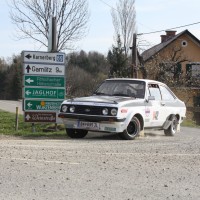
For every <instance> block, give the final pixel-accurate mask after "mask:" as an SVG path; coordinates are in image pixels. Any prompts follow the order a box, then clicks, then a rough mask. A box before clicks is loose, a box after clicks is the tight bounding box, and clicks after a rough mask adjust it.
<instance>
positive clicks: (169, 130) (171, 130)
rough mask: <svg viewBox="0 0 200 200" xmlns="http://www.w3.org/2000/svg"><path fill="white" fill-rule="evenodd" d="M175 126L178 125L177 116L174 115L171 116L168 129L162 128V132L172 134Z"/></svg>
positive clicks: (175, 129)
mask: <svg viewBox="0 0 200 200" xmlns="http://www.w3.org/2000/svg"><path fill="white" fill-rule="evenodd" d="M177 127H178V119H177V117H176V116H175V115H174V116H172V123H171V125H170V126H169V128H168V129H166V130H164V133H165V135H166V136H174V135H175V134H176V132H177Z"/></svg>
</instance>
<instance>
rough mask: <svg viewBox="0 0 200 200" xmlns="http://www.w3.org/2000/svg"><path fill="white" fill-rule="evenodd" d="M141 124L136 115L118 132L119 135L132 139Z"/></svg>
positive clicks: (136, 134) (137, 132)
mask: <svg viewBox="0 0 200 200" xmlns="http://www.w3.org/2000/svg"><path fill="white" fill-rule="evenodd" d="M140 130H141V125H140V121H139V119H138V118H137V117H133V118H132V120H131V121H130V123H129V124H128V126H127V128H126V129H125V130H124V131H123V132H122V133H120V134H119V136H120V137H121V138H123V139H126V140H134V139H135V138H136V137H137V136H138V135H139V133H140Z"/></svg>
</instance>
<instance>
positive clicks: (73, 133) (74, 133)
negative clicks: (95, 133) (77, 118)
mask: <svg viewBox="0 0 200 200" xmlns="http://www.w3.org/2000/svg"><path fill="white" fill-rule="evenodd" d="M66 133H67V135H68V136H69V137H70V138H84V137H85V136H86V135H87V133H88V131H87V130H81V129H70V128H66Z"/></svg>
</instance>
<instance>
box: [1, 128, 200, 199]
mask: <svg viewBox="0 0 200 200" xmlns="http://www.w3.org/2000/svg"><path fill="white" fill-rule="evenodd" d="M199 144H200V129H195V128H182V132H181V133H178V134H177V135H175V136H174V137H166V136H164V134H163V132H158V131H157V132H146V136H145V137H141V138H137V139H136V140H134V141H124V140H120V139H119V138H118V137H117V136H116V135H110V134H104V135H103V136H102V135H100V134H96V133H89V135H88V136H87V137H86V138H85V139H79V140H75V139H67V138H66V139H59V140H58V139H56V140H54V139H51V140H50V139H45V138H43V139H22V138H15V137H6V136H0V199H1V200H4V199H5V200H27V199H28V200H29V199H30V200H33V199H35V200H38V199H42V200H43V199H45V200H46V199H48V200H57V199H58V200H68V199H69V200H94V199H95V200H96V199H99V200H101V199H102V200H107V199H110V200H144V199H145V200H162V199H163V200H164V199H166V200H168V199H169V200H172V199H173V200H177V199H180V200H198V199H200V148H199V146H200V145H199Z"/></svg>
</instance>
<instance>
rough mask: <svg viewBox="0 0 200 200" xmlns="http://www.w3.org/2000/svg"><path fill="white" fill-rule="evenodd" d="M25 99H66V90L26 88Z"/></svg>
mask: <svg viewBox="0 0 200 200" xmlns="http://www.w3.org/2000/svg"><path fill="white" fill-rule="evenodd" d="M24 98H29V99H41V98H42V99H64V98H65V89H57V88H56V89H50V88H28V87H26V88H24Z"/></svg>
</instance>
